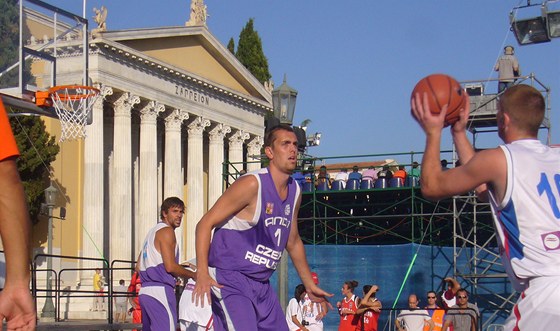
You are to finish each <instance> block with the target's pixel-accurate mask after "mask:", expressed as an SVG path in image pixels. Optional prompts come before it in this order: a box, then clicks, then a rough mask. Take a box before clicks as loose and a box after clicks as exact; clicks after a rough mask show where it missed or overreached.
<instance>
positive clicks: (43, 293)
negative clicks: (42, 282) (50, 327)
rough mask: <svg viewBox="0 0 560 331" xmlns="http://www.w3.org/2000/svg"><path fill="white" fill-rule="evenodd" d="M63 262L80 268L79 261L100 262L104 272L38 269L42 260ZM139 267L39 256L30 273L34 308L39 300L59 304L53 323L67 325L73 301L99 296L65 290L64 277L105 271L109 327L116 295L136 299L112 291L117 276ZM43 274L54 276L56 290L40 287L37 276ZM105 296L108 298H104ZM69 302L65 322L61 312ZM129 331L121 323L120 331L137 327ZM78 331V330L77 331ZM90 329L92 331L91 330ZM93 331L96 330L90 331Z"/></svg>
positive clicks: (84, 269)
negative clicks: (71, 301) (72, 299)
mask: <svg viewBox="0 0 560 331" xmlns="http://www.w3.org/2000/svg"><path fill="white" fill-rule="evenodd" d="M48 258H51V259H60V260H74V261H75V262H76V264H78V263H79V262H80V261H94V262H98V263H99V264H102V265H103V266H105V267H103V268H60V269H59V270H54V269H50V270H49V269H46V268H39V267H38V265H39V261H40V260H42V259H48ZM135 263H136V261H127V260H114V261H112V262H111V263H110V264H109V261H108V260H107V259H104V258H88V257H77V256H66V255H49V254H37V255H35V256H34V258H33V261H32V269H31V270H32V272H31V292H32V294H33V297H34V298H35V305H36V306H37V307H38V305H37V301H38V299H40V298H45V300H48V299H51V300H52V299H54V301H55V302H56V304H55V317H54V321H55V322H61V321H63V320H65V321H68V313H69V311H70V298H92V301H93V299H94V298H95V297H96V296H97V295H99V292H97V291H94V290H93V289H92V290H84V289H72V286H65V285H64V284H63V281H62V280H63V279H64V278H67V277H65V275H67V274H68V273H72V272H78V273H82V272H84V271H91V272H92V273H93V272H94V271H95V270H96V269H100V270H102V271H103V273H104V274H106V275H108V276H107V280H106V284H107V292H104V293H103V294H104V297H105V298H107V322H108V323H109V324H113V300H112V299H113V297H114V296H115V295H121V296H122V295H126V296H134V295H135V294H132V293H128V292H126V293H122V292H114V291H113V286H114V281H113V279H114V272H115V271H118V270H129V271H132V270H133V266H134V264H135ZM118 264H120V265H125V266H124V267H122V266H121V267H116V265H118ZM41 273H50V274H52V275H51V277H52V280H51V284H52V283H54V287H53V288H49V286H48V284H46V285H47V288H40V287H39V286H38V284H37V283H38V279H39V277H38V275H39V274H41ZM45 279H46V280H47V281H48V280H49V277H45ZM77 287H81V286H79V285H77ZM105 294H106V295H105ZM64 298H66V309H65V313H66V316H65V317H64V318H61V310H62V306H63V302H62V300H63V299H64ZM59 326H60V325H58V326H57V327H59ZM129 326H130V328H127V327H126V325H123V324H122V323H121V324H119V328H120V329H132V328H137V327H138V325H133V324H130V325H129ZM73 327H77V326H76V325H74V326H73ZM78 328H79V327H78ZM88 329H91V328H89V327H88ZM91 330H93V329H91ZM103 330H107V329H103Z"/></svg>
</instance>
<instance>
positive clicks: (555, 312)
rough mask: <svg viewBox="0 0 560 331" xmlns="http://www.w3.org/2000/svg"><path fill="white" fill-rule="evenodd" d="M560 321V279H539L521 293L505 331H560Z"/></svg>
mask: <svg viewBox="0 0 560 331" xmlns="http://www.w3.org/2000/svg"><path fill="white" fill-rule="evenodd" d="M559 321H560V277H538V278H535V279H532V280H531V281H529V287H528V288H527V289H526V290H525V291H523V293H521V296H520V297H519V300H517V303H516V304H515V306H514V307H513V311H512V312H511V315H510V316H509V317H508V319H507V320H506V323H505V329H504V330H507V331H509V330H514V329H515V327H516V326H517V328H518V330H558V329H557V328H558V323H559Z"/></svg>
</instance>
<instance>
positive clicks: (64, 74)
mask: <svg viewBox="0 0 560 331" xmlns="http://www.w3.org/2000/svg"><path fill="white" fill-rule="evenodd" d="M6 3H7V4H6V7H8V8H7V13H6V15H7V17H8V16H9V17H15V19H6V20H5V21H3V22H6V25H11V26H3V27H2V28H3V29H4V28H6V31H13V32H12V34H11V35H10V36H9V39H10V41H11V42H9V43H8V44H9V47H7V48H6V49H0V58H1V60H0V95H1V96H2V99H3V100H4V103H5V105H6V107H7V108H10V109H9V110H8V112H9V113H10V110H11V111H12V112H13V113H29V114H41V115H47V116H51V117H57V116H56V114H55V113H54V109H52V107H37V106H36V105H35V104H34V100H33V98H34V94H35V92H36V91H45V90H48V89H49V88H51V87H53V86H56V85H71V84H79V85H89V79H88V46H89V45H88V20H87V19H86V18H84V17H82V16H81V15H77V14H74V13H71V12H69V11H66V10H65V9H64V8H60V7H57V6H54V5H51V4H49V3H47V2H44V1H40V0H20V1H7V2H6ZM0 15H1V14H0ZM10 46H11V47H10Z"/></svg>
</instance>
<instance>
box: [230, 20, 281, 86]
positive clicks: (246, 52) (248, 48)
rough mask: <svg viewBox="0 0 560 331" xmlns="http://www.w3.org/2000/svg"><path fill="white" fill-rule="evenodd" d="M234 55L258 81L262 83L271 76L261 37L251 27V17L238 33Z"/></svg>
mask: <svg viewBox="0 0 560 331" xmlns="http://www.w3.org/2000/svg"><path fill="white" fill-rule="evenodd" d="M235 56H236V57H237V59H238V60H239V61H240V62H241V63H242V64H243V65H244V66H245V67H246V68H247V69H248V70H249V71H250V72H251V73H252V74H253V76H255V77H256V78H257V79H258V80H259V82H261V83H264V82H266V81H268V80H269V79H270V78H271V77H272V76H271V75H270V72H269V71H268V60H267V59H266V56H265V55H264V53H263V49H262V41H261V37H259V34H258V32H257V31H255V29H254V28H253V19H252V18H251V19H249V22H247V24H246V25H245V27H244V28H243V30H241V33H240V34H239V42H238V43H237V52H236V53H235Z"/></svg>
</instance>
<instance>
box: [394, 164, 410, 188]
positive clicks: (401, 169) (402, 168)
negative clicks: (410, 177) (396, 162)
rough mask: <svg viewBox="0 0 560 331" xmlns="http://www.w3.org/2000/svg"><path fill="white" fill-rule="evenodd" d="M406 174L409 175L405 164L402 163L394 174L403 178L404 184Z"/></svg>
mask: <svg viewBox="0 0 560 331" xmlns="http://www.w3.org/2000/svg"><path fill="white" fill-rule="evenodd" d="M406 176H407V174H406V170H404V166H403V165H400V166H399V170H397V171H395V173H394V174H393V178H400V179H401V180H402V184H403V185H404V183H405V180H406Z"/></svg>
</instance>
